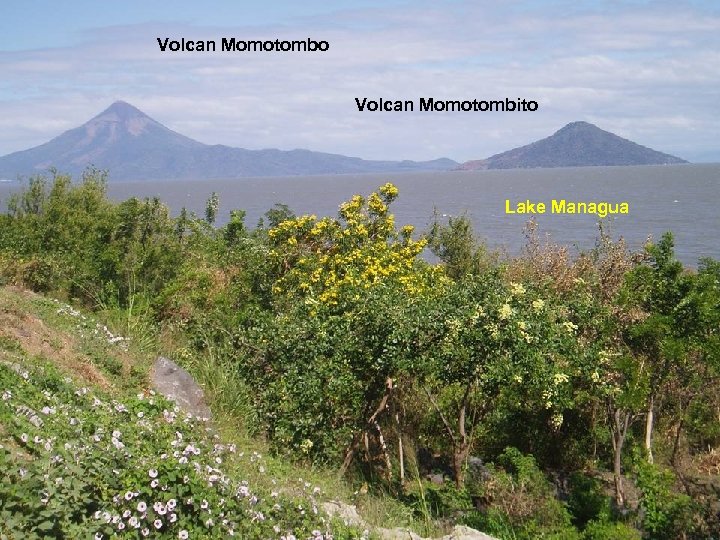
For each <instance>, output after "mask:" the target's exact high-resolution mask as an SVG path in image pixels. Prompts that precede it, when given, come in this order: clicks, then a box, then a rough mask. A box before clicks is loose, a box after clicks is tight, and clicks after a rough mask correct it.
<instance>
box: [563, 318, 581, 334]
mask: <svg viewBox="0 0 720 540" xmlns="http://www.w3.org/2000/svg"><path fill="white" fill-rule="evenodd" d="M562 324H563V326H564V327H565V329H566V330H567V331H568V332H570V333H573V332H574V331H575V330H577V328H578V327H577V324H573V323H571V322H570V321H565V322H564V323H562Z"/></svg>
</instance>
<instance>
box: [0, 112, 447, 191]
mask: <svg viewBox="0 0 720 540" xmlns="http://www.w3.org/2000/svg"><path fill="white" fill-rule="evenodd" d="M89 165H94V166H95V167H98V168H100V169H108V170H109V172H110V180H164V179H193V180H205V179H211V178H227V179H231V178H240V177H247V176H291V175H310V174H343V173H366V172H367V173H372V172H377V173H389V172H404V171H431V170H443V171H446V170H449V169H452V168H453V167H456V166H457V165H458V163H457V162H456V161H453V160H451V159H447V158H441V159H436V160H431V161H371V160H364V159H360V158H356V157H348V156H343V155H339V154H327V153H323V152H312V151H310V150H290V151H283V150H277V149H267V150H246V149H243V148H232V147H230V146H225V145H219V144H218V145H207V144H203V143H201V142H198V141H196V140H194V139H191V138H189V137H186V136H184V135H181V134H179V133H176V132H175V131H172V130H170V129H168V128H167V127H165V126H163V125H162V124H160V123H159V122H157V121H155V120H153V119H152V118H150V117H149V116H147V115H146V114H145V113H143V112H142V111H140V110H139V109H137V108H135V107H133V106H132V105H130V104H129V103H126V102H124V101H116V102H115V103H113V104H112V105H111V106H110V107H108V108H107V109H106V110H104V111H103V112H101V113H100V114H99V115H97V116H95V117H94V118H92V119H91V120H89V121H88V122H86V123H85V124H83V125H82V126H80V127H77V128H74V129H71V130H69V131H66V132H65V133H63V134H61V135H59V136H57V137H55V138H54V139H52V140H50V141H48V142H47V143H45V144H41V145H40V146H36V147H34V148H30V149H28V150H22V151H19V152H14V153H12V154H8V155H6V156H3V157H0V178H9V179H14V178H16V177H17V176H19V175H21V176H29V175H33V174H38V173H42V172H45V171H47V170H48V169H49V168H50V167H55V168H56V169H58V170H59V171H61V172H64V173H70V174H73V175H77V174H79V173H80V172H82V171H83V170H84V169H85V168H86V167H87V166H89Z"/></svg>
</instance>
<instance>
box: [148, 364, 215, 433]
mask: <svg viewBox="0 0 720 540" xmlns="http://www.w3.org/2000/svg"><path fill="white" fill-rule="evenodd" d="M151 381H152V386H153V388H154V389H155V390H156V391H157V392H159V393H160V394H162V395H163V396H165V397H166V398H168V399H170V400H172V401H174V402H175V403H177V405H178V407H180V408H181V409H182V410H183V411H185V412H186V413H190V414H192V415H193V416H194V417H196V418H199V419H202V420H210V419H212V413H211V412H210V408H209V407H208V406H207V404H206V403H205V394H204V393H203V391H202V388H200V386H199V385H198V383H197V382H195V379H193V378H192V375H190V374H189V373H188V372H187V371H185V370H184V369H183V368H181V367H180V366H178V365H177V364H176V363H175V362H173V361H172V360H169V359H167V358H165V357H164V356H159V357H158V359H157V360H156V361H155V364H154V365H153V368H152V373H151Z"/></svg>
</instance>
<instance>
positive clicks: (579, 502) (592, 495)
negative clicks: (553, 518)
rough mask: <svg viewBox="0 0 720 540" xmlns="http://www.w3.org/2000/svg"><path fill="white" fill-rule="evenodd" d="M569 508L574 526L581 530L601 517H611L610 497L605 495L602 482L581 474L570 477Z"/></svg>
mask: <svg viewBox="0 0 720 540" xmlns="http://www.w3.org/2000/svg"><path fill="white" fill-rule="evenodd" d="M569 484H570V486H569V487H570V492H569V494H568V499H567V507H568V510H569V511H570V513H571V514H572V521H573V524H574V525H575V526H576V527H578V528H579V529H583V528H584V527H585V525H586V524H587V523H588V522H589V521H592V520H596V519H598V517H600V516H601V515H603V516H609V515H610V497H608V496H607V495H605V494H604V493H603V490H602V485H601V484H600V481H598V480H597V479H596V478H593V477H592V476H589V475H587V474H584V473H581V472H575V473H573V474H572V475H571V476H570V482H569Z"/></svg>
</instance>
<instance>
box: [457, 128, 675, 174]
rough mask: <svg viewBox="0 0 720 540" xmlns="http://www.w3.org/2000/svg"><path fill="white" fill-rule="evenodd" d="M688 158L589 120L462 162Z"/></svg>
mask: <svg viewBox="0 0 720 540" xmlns="http://www.w3.org/2000/svg"><path fill="white" fill-rule="evenodd" d="M672 163H687V161H685V160H683V159H680V158H677V157H675V156H671V155H669V154H664V153H662V152H658V151H656V150H652V149H650V148H647V147H645V146H641V145H639V144H637V143H634V142H632V141H628V140H627V139H623V138H622V137H618V136H617V135H615V134H614V133H610V132H609V131H605V130H602V129H600V128H599V127H597V126H595V125H593V124H590V123H588V122H572V123H570V124H568V125H566V126H565V127H563V128H562V129H560V130H558V131H557V132H555V133H554V134H553V135H551V136H550V137H546V138H545V139H541V140H539V141H536V142H534V143H531V144H528V145H526V146H521V147H520V148H514V149H513V150H508V151H507V152H503V153H501V154H495V155H494V156H491V157H489V158H487V159H483V160H476V161H468V162H466V163H463V164H462V165H461V166H460V167H459V169H461V170H478V169H520V168H536V167H587V166H600V165H663V164H672Z"/></svg>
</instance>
